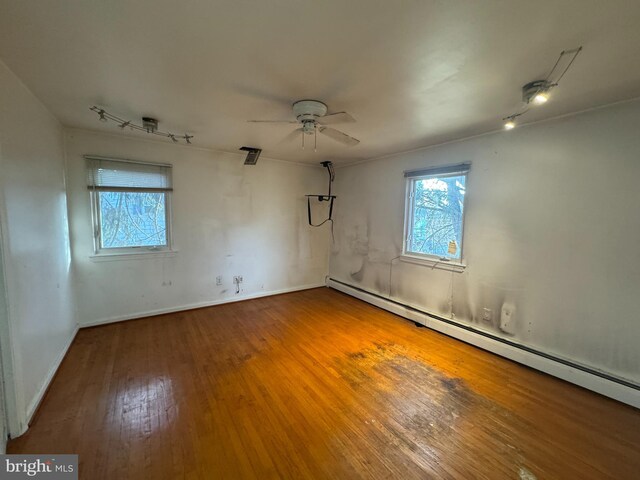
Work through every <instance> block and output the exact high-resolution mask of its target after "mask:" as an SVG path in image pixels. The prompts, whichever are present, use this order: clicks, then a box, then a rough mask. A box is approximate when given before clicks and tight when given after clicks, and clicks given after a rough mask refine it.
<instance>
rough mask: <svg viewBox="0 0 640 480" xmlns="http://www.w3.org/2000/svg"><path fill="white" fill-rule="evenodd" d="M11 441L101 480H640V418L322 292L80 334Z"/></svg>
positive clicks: (14, 449)
mask: <svg viewBox="0 0 640 480" xmlns="http://www.w3.org/2000/svg"><path fill="white" fill-rule="evenodd" d="M8 450H9V452H10V453H78V454H79V455H80V478H83V479H91V480H93V479H115V478H117V479H137V478H141V479H142V478H145V479H146V478H154V479H163V478H167V479H174V478H184V479H201V478H228V479H241V478H321V479H327V478H336V479H345V478H348V479H352V478H394V479H395V478H402V479H403V480H410V479H424V478H445V479H458V478H479V479H482V478H486V479H500V478H505V479H506V478H510V479H513V478H519V477H520V476H526V475H529V474H532V475H535V476H536V477H537V478H540V479H542V478H545V479H548V478H561V479H570V478H576V479H596V478H597V479H600V478H611V479H626V478H628V479H631V478H638V477H637V475H638V472H640V411H638V410H636V409H634V408H631V407H628V406H625V405H623V404H620V403H617V402H615V401H613V400H610V399H607V398H605V397H602V396H599V395H597V394H594V393H591V392H588V391H586V390H584V389H581V388H579V387H576V386H573V385H570V384H568V383H565V382H562V381H560V380H557V379H554V378H552V377H549V376H547V375H544V374H541V373H538V372H536V371H534V370H531V369H528V368H526V367H523V366H520V365H517V364H515V363H513V362H510V361H508V360H505V359H503V358H500V357H498V356H495V355H492V354H490V353H487V352H484V351H482V350H479V349H477V348H474V347H472V346H469V345H466V344H464V343H462V342H459V341H457V340H454V339H451V338H448V337H446V336H444V335H441V334H439V333H436V332H433V331H430V330H427V329H421V328H420V329H419V328H416V327H415V326H414V325H413V324H412V323H411V322H408V321H405V320H403V319H401V318H399V317H397V316H395V315H392V314H390V313H388V312H385V311H383V310H380V309H377V308H375V307H372V306H371V305H368V304H366V303H363V302H361V301H359V300H356V299H354V298H351V297H348V296H346V295H343V294H341V293H339V292H336V291H332V290H329V289H325V288H321V289H314V290H308V291H304V292H297V293H292V294H287V295H279V296H274V297H268V298H262V299H256V300H250V301H246V302H240V303H234V304H227V305H220V306H216V307H211V308H204V309H199V310H191V311H187V312H180V313H174V314H169V315H162V316H157V317H151V318H146V319H141V320H134V321H129V322H122V323H118V324H112V325H107V326H102V327H95V328H90V329H84V330H81V331H80V332H79V333H78V336H77V338H76V340H75V342H74V344H73V345H72V347H71V348H70V350H69V353H68V354H67V357H66V358H65V360H64V362H63V363H62V365H61V367H60V370H59V372H58V374H57V375H56V377H55V379H54V381H53V383H52V385H51V388H50V389H49V392H48V393H47V395H46V397H45V399H44V401H43V402H42V405H41V407H40V409H39V411H38V413H37V415H36V417H35V419H34V421H33V424H32V425H31V428H30V429H29V431H28V432H27V433H26V434H25V435H23V436H22V437H20V438H17V439H15V440H12V441H11V442H10V444H9V446H8ZM531 478H534V477H531Z"/></svg>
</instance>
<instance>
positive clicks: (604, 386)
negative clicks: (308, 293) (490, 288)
mask: <svg viewBox="0 0 640 480" xmlns="http://www.w3.org/2000/svg"><path fill="white" fill-rule="evenodd" d="M327 286H328V287H330V288H333V289H335V290H338V291H340V292H343V293H346V294H347V295H351V296H352V297H355V298H358V299H360V300H363V301H365V302H367V303H370V304H372V305H375V306H377V307H380V308H382V309H384V310H387V311H389V312H391V313H394V314H396V315H399V316H401V317H404V318H406V319H408V320H411V321H413V322H418V323H420V324H422V325H424V326H426V327H428V328H430V329H432V330H435V331H437V332H440V333H444V334H445V335H448V336H450V337H453V338H455V339H457V340H461V341H463V342H465V343H469V344H471V345H474V346H476V347H479V348H482V349H483V350H488V351H490V352H492V353H495V354H497V355H500V356H502V357H505V358H508V359H510V360H513V361H515V362H518V363H521V364H523V365H526V366H528V367H531V368H534V369H536V370H539V371H541V372H544V373H547V374H549V375H552V376H554V377H557V378H560V379H562V380H566V381H567V382H570V383H573V384H575V385H578V386H581V387H583V388H586V389H588V390H591V391H594V392H596V393H599V394H601V395H605V396H607V397H609V398H613V399H615V400H618V401H620V402H623V403H626V404H628V405H631V406H633V407H636V408H640V386H638V385H636V384H634V383H632V382H629V381H626V380H624V379H621V378H617V377H614V376H611V375H608V374H606V373H604V372H600V371H597V370H594V369H591V368H589V367H585V366H584V365H580V364H576V363H573V362H571V361H569V360H566V359H563V358H558V357H555V356H553V355H550V354H547V353H544V352H540V351H538V350H535V349H533V348H531V347H527V346H525V345H521V344H518V343H515V342H512V341H509V340H508V339H505V338H501V337H498V336H496V335H492V334H491V333H489V332H485V331H482V330H478V329H476V328H473V327H471V326H467V325H463V324H460V323H458V322H454V321H452V320H450V319H448V318H445V317H440V316H438V315H435V314H433V313H429V312H425V311H423V310H420V309H417V308H416V307H413V306H411V305H406V304H403V303H400V302H397V301H395V300H392V299H390V298H386V297H383V296H381V295H378V294H376V293H373V292H369V291H367V290H364V289H362V288H359V287H356V286H353V285H350V284H348V283H345V282H342V281H340V280H336V279H334V278H330V277H329V278H328V279H327Z"/></svg>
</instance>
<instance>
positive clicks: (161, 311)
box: [80, 282, 326, 328]
mask: <svg viewBox="0 0 640 480" xmlns="http://www.w3.org/2000/svg"><path fill="white" fill-rule="evenodd" d="M319 287H326V284H325V283H324V282H322V283H312V284H309V285H300V286H297V287H289V288H282V289H280V290H270V291H267V292H257V293H250V294H247V295H238V296H237V297H228V298H223V299H220V300H212V301H207V302H198V303H189V304H186V305H180V306H177V307H168V308H159V309H157V310H147V311H145V312H137V313H132V314H127V315H117V316H114V317H108V318H103V319H100V320H95V321H92V322H86V323H82V324H81V325H80V328H88V327H97V326H98V325H106V324H108V323H117V322H124V321H126V320H135V319H137V318H145V317H153V316H155V315H164V314H165V313H174V312H182V311H185V310H193V309H195V308H203V307H213V306H215V305H222V304H225V303H234V302H241V301H244V300H251V299H253V298H260V297H270V296H271V295H280V294H282V293H291V292H297V291H300V290H310V289H312V288H319Z"/></svg>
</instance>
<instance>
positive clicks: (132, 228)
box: [99, 192, 167, 248]
mask: <svg viewBox="0 0 640 480" xmlns="http://www.w3.org/2000/svg"><path fill="white" fill-rule="evenodd" d="M99 202H100V230H101V236H100V240H101V248H124V247H153V246H165V245H167V225H166V219H167V216H166V210H165V208H166V207H165V194H164V193H155V192H154V193H149V192H99Z"/></svg>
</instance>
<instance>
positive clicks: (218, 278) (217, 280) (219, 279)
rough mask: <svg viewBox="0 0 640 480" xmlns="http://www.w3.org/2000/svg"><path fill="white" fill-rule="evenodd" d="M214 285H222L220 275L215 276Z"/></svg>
mask: <svg viewBox="0 0 640 480" xmlns="http://www.w3.org/2000/svg"><path fill="white" fill-rule="evenodd" d="M216 285H222V275H218V276H217V277H216Z"/></svg>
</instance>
